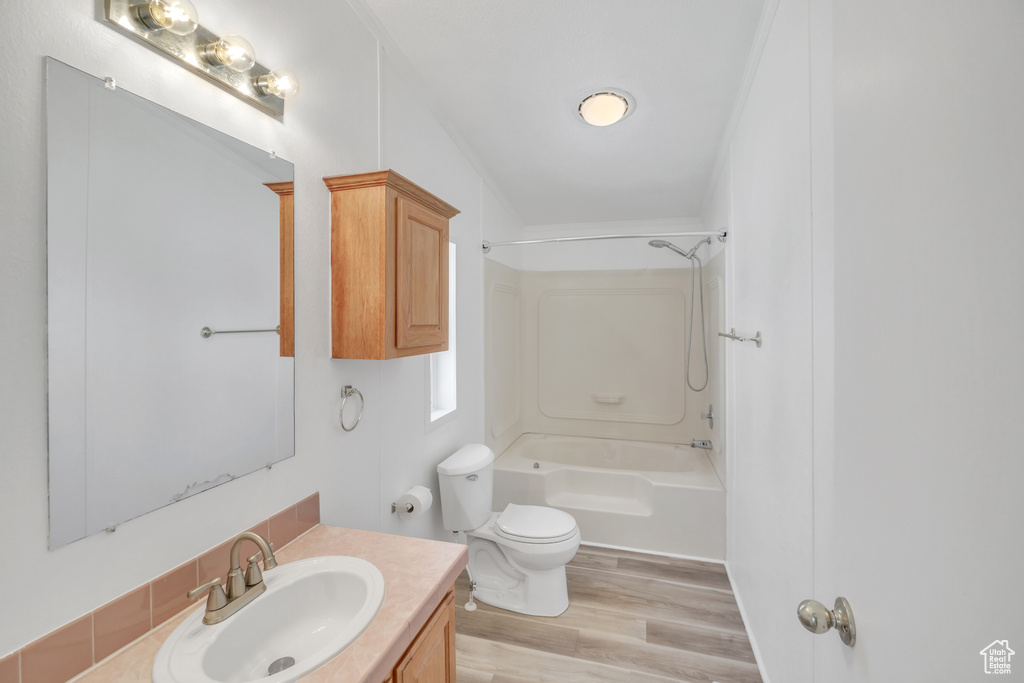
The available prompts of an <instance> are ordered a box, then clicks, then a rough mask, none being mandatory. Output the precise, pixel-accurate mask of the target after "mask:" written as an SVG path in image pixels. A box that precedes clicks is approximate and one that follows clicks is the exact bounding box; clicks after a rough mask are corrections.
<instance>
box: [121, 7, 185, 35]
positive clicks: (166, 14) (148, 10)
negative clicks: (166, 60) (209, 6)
mask: <svg viewBox="0 0 1024 683" xmlns="http://www.w3.org/2000/svg"><path fill="white" fill-rule="evenodd" d="M135 16H137V17H138V18H139V21H141V22H142V23H143V24H144V25H145V26H146V28H148V29H150V30H152V31H167V32H169V33H173V34H174V35H176V36H187V35H188V34H190V33H192V32H193V31H195V30H196V29H197V28H199V14H198V13H197V12H196V7H195V5H193V4H192V3H191V2H189V1H188V0H149V2H141V3H139V4H137V5H135Z"/></svg>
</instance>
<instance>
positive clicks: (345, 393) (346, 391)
mask: <svg viewBox="0 0 1024 683" xmlns="http://www.w3.org/2000/svg"><path fill="white" fill-rule="evenodd" d="M352 394H356V395H358V396H359V414H358V415H356V421H355V422H353V423H352V426H351V427H346V426H345V402H346V401H348V399H349V397H350V396H352ZM364 405H365V401H364V399H363V393H362V392H361V391H359V390H358V389H356V388H355V387H354V386H352V385H351V384H346V385H345V386H343V387H342V388H341V408H340V409H339V410H338V422H340V423H341V428H342V429H344V430H345V431H346V432H351V431H352V430H353V429H355V428H356V427H358V426H359V421H360V420H361V419H363V406H364Z"/></svg>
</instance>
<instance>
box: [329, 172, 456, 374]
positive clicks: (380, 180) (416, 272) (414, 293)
mask: <svg viewBox="0 0 1024 683" xmlns="http://www.w3.org/2000/svg"><path fill="white" fill-rule="evenodd" d="M324 183H326V185H327V187H328V189H329V190H330V191H331V312H332V313H331V355H332V356H333V357H334V358H363V359H378V360H380V359H385V358H401V357H405V356H414V355H419V354H424V353H435V352H437V351H446V350H448V221H449V220H450V219H451V218H452V217H454V216H455V215H457V214H458V213H459V211H458V209H456V208H455V207H453V206H451V205H450V204H448V203H447V202H444V201H442V200H441V199H438V198H437V197H435V196H434V195H432V194H430V193H429V192H427V191H426V190H424V189H423V188H421V187H419V186H418V185H416V184H415V183H412V182H411V181H409V180H407V179H405V178H403V177H402V176H400V175H399V174H397V173H395V172H394V171H391V170H387V171H376V172H373V173H363V174H359V175H349V176H335V177H330V178H324Z"/></svg>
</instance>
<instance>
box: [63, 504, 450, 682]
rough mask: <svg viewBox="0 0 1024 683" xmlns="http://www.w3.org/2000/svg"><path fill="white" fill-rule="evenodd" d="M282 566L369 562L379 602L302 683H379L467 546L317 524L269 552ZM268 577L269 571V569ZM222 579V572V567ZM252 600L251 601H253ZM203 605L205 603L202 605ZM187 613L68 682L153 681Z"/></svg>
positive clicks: (438, 599)
mask: <svg viewBox="0 0 1024 683" xmlns="http://www.w3.org/2000/svg"><path fill="white" fill-rule="evenodd" d="M275 555H276V557H277V559H278V561H279V562H280V563H281V564H284V563H286V562H293V561H295V560H302V559H305V558H307V557H317V556H320V555H350V556H352V557H360V558H362V559H364V560H367V561H369V562H372V563H373V564H374V565H376V566H377V568H378V569H380V571H381V573H382V574H383V575H384V585H385V591H386V593H385V595H384V604H382V605H381V608H380V612H379V613H378V614H377V617H376V618H375V619H374V620H373V622H372V623H371V624H370V626H369V627H368V628H367V629H366V631H364V632H363V634H362V635H361V636H359V638H357V639H356V641H355V642H354V643H352V645H350V646H349V647H348V648H346V649H345V650H344V651H342V653H341V654H339V655H338V656H337V657H335V658H334V659H332V660H331V661H329V662H328V663H326V664H324V665H323V666H322V667H320V668H319V669H317V670H316V671H314V672H313V673H311V674H309V675H308V676H305V677H304V678H303V679H302V680H303V681H308V682H310V683H314V682H323V681H345V682H346V683H349V682H351V683H356V682H359V683H363V682H366V683H381V681H384V680H385V679H387V678H388V676H390V675H391V668H392V667H393V666H394V665H395V663H396V662H397V661H398V660H399V659H400V658H401V656H402V655H403V654H404V653H405V651H406V649H407V648H408V647H409V645H410V643H412V639H413V638H414V637H415V636H416V634H418V633H419V631H420V629H421V628H423V625H424V624H426V623H427V620H428V619H429V618H430V615H431V614H433V612H434V609H435V608H436V607H437V605H438V604H439V603H440V602H441V600H442V599H443V598H444V596H445V593H447V591H448V589H449V588H450V587H451V585H452V584H453V583H454V582H455V579H456V578H457V577H458V575H459V574H460V573H461V572H462V570H463V568H465V566H466V559H467V557H468V555H467V552H466V547H465V546H464V545H460V544H457V543H446V542H443V541H428V540H424V539H421V538H410V537H405V536H392V535H390V534H381V533H376V532H373V531H359V530H356V529H343V528H340V527H332V526H325V525H322V524H321V525H318V526H316V527H314V528H313V529H311V530H310V531H308V532H306V533H305V534H303V535H302V536H300V537H299V538H297V539H295V540H294V541H292V542H291V543H289V544H288V545H286V546H285V547H284V548H282V549H281V550H280V552H277V553H275ZM271 571H273V570H271ZM224 573H225V574H226V573H227V567H225V568H224ZM258 599H259V598H257V600H258ZM204 605H205V603H204ZM196 609H202V607H200V608H196V607H190V608H189V609H187V610H185V611H183V612H182V613H181V614H179V615H177V616H175V617H174V618H172V619H170V620H168V621H167V622H165V623H163V624H161V625H160V626H159V627H158V628H156V629H154V630H152V631H150V632H149V633H148V634H146V635H145V636H143V637H142V638H139V639H138V640H136V641H135V642H134V643H132V644H131V645H129V646H127V647H126V648H124V649H123V650H121V651H120V652H118V653H116V654H114V655H112V656H111V657H109V658H108V659H106V660H104V661H103V662H100V663H99V664H97V665H96V666H95V667H93V668H92V669H89V670H88V671H86V672H85V673H83V674H82V675H81V676H79V677H78V678H76V679H75V682H76V683H107V682H109V681H119V682H125V683H131V682H132V681H138V682H139V683H143V682H145V683H148V682H149V681H151V680H152V672H153V660H154V658H155V657H156V653H157V650H159V649H160V646H161V645H163V642H164V641H165V640H167V638H168V637H169V636H170V635H171V632H172V631H174V629H175V628H177V627H178V625H179V624H180V623H181V622H182V621H184V620H185V618H186V617H187V616H188V615H189V614H191V613H192V612H194V611H195V610H196Z"/></svg>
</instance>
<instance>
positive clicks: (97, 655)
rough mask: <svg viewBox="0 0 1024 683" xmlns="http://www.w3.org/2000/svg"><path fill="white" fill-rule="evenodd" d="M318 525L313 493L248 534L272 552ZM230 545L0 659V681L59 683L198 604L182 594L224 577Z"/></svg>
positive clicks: (316, 498) (317, 502)
mask: <svg viewBox="0 0 1024 683" xmlns="http://www.w3.org/2000/svg"><path fill="white" fill-rule="evenodd" d="M319 523H320V494H319V493H314V494H313V495H311V496H309V497H307V498H304V499H303V500H300V501H299V502H298V503H296V504H295V505H292V506H290V507H288V508H286V509H284V510H282V511H281V512H279V513H277V514H276V515H274V516H272V517H270V518H269V519H265V520H263V521H262V522H260V523H259V524H257V525H255V526H254V527H252V528H250V529H248V531H253V532H255V533H257V534H259V535H260V536H262V537H264V538H266V539H267V540H269V541H270V542H271V543H272V544H273V545H274V548H275V552H276V550H277V549H284V548H285V546H287V545H288V544H289V543H291V542H292V541H293V540H295V539H296V538H298V537H299V536H301V535H302V534H304V533H306V532H307V531H309V530H310V529H312V528H313V527H315V526H316V525H317V524H319ZM233 542H234V538H230V539H228V540H226V541H224V542H223V543H221V544H220V545H218V546H217V547H215V548H212V549H210V550H208V551H207V552H205V553H203V554H202V555H200V556H198V557H196V558H194V559H192V560H190V561H189V562H186V563H185V564H183V565H181V566H179V567H175V568H174V569H172V570H170V571H169V572H167V573H166V574H164V575H163V576H160V577H159V578H156V579H154V580H152V581H150V582H149V583H147V584H146V585H144V586H140V587H139V588H137V589H135V590H133V591H130V592H128V593H126V594H125V595H122V596H121V597H119V598H117V599H116V600H113V601H111V602H109V603H108V604H106V605H104V606H103V607H100V608H99V609H97V610H95V611H94V612H92V613H91V614H87V615H85V616H84V617H81V618H80V619H76V620H75V621H73V622H71V623H70V624H67V625H66V626H63V627H61V628H59V629H57V630H56V631H54V632H53V633H50V634H49V635H46V636H43V637H42V638H40V639H38V640H36V641H35V642H33V643H30V644H28V645H26V646H25V647H23V648H22V649H20V650H19V651H17V652H15V653H14V654H12V655H10V656H8V657H5V658H4V659H2V660H0V683H63V682H64V681H66V680H68V679H70V678H72V677H73V676H76V675H78V674H79V673H81V672H83V671H85V670H86V669H88V668H89V667H91V666H92V665H93V664H99V663H100V662H102V661H103V660H104V659H106V658H107V657H109V656H110V655H112V654H114V653H116V652H117V651H118V650H120V649H121V648H123V647H125V646H126V645H128V644H129V643H131V642H133V641H135V640H136V639H138V638H141V637H142V636H144V635H145V634H146V633H147V632H149V631H150V630H152V629H155V628H157V627H158V626H160V625H161V624H163V623H164V622H165V621H167V620H168V619H171V618H172V617H174V616H175V615H177V614H178V613H180V612H181V611H182V610H184V609H187V608H189V607H190V606H192V605H196V604H199V603H200V602H202V601H204V600H205V599H206V597H205V595H203V596H200V597H198V598H196V599H195V600H189V599H188V598H187V597H185V593H186V592H188V591H190V590H192V589H193V588H195V587H196V586H198V585H199V584H201V583H204V582H206V581H207V580H209V579H212V578H215V577H223V576H225V575H226V574H227V570H228V568H229V567H230V566H231V565H230V562H229V551H230V549H231V544H232V543H233ZM244 547H245V548H251V547H252V546H250V545H246V546H244ZM19 672H20V673H19Z"/></svg>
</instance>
